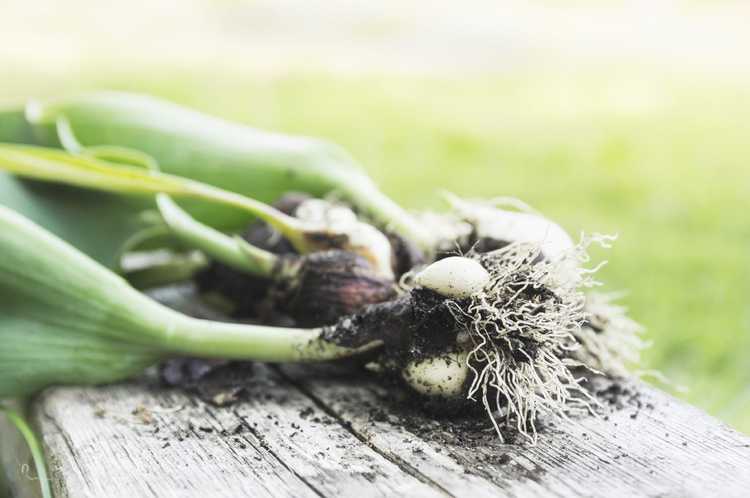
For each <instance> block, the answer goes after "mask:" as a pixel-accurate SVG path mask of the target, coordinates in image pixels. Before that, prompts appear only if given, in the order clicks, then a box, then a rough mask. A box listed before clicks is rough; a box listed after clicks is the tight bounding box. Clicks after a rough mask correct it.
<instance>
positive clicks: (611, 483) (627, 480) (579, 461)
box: [34, 288, 750, 498]
mask: <svg viewBox="0 0 750 498" xmlns="http://www.w3.org/2000/svg"><path fill="white" fill-rule="evenodd" d="M158 297H159V298H160V299H161V300H163V301H166V302H168V303H170V305H172V306H175V307H178V308H181V309H183V310H189V311H192V312H194V313H195V312H197V314H199V315H203V316H205V314H206V313H210V312H209V311H207V310H204V308H202V307H201V306H200V305H196V304H195V302H194V299H193V297H192V293H191V291H190V289H189V288H178V289H171V290H168V291H163V292H161V293H160V294H158ZM214 318H216V317H215V316H214ZM354 372H355V371H354V370H352V369H351V368H345V367H341V366H337V367H311V366H264V365H256V366H255V367H254V369H253V370H252V372H248V373H247V374H246V375H244V376H243V377H242V385H243V388H244V389H243V391H242V396H241V401H240V402H238V403H236V404H234V405H232V406H223V407H222V406H213V405H212V404H210V403H207V402H205V401H202V400H201V399H199V398H198V397H196V396H195V395H193V394H190V393H187V392H183V391H181V390H178V389H174V388H166V387H160V386H158V385H156V383H155V382H154V381H153V379H152V378H149V377H145V378H144V379H141V380H139V381H137V382H133V383H128V384H122V385H116V386H109V387H99V388H58V389H52V390H49V391H47V392H45V393H44V394H43V395H42V396H40V398H39V400H38V401H37V403H36V405H35V409H34V420H35V422H36V423H37V425H38V427H39V429H40V432H41V434H42V437H43V443H44V447H45V449H46V451H47V454H48V455H49V458H50V467H51V474H52V478H53V483H54V487H55V491H56V496H58V497H76V498H78V497H101V496H107V497H113V498H117V497H128V498H131V497H141V496H143V497H153V496H158V497H178V496H179V497H196V498H197V497H206V496H211V497H265V496H269V497H308V496H309V497H315V496H318V497H320V496H324V497H337V496H342V497H343V496H346V497H349V496H355V497H363V498H364V497H371V496H372V497H378V496H383V497H385V496H417V497H421V496H425V497H433V496H434V497H440V496H472V497H475V496H476V497H483V496H508V497H511V496H514V497H521V496H541V497H580V496H591V497H593V496H607V497H609V498H614V497H633V496H643V497H657V496H658V497H672V496H674V497H691V496H694V497H704V496H723V497H745V496H748V490H750V438H748V437H746V436H743V435H741V434H739V433H737V432H736V431H734V430H732V429H731V428H729V427H727V426H725V425H724V424H722V423H720V422H718V421H717V420H715V419H713V418H711V417H710V416H708V415H706V414H704V413H702V412H701V411H700V410H698V409H696V408H693V407H690V406H687V405H685V404H684V403H681V402H679V401H677V400H675V399H673V398H671V397H669V396H667V395H666V394H664V393H661V392H660V391H657V390H655V389H653V388H651V387H649V386H646V385H645V384H641V383H632V384H629V385H625V386H624V387H623V386H621V385H619V384H618V385H614V387H613V386H612V385H610V384H607V383H606V382H605V381H603V380H599V381H597V382H599V384H597V385H596V386H595V388H596V389H597V390H600V391H602V392H603V393H604V394H605V395H604V396H603V399H604V400H605V401H604V404H605V405H606V406H605V407H604V408H602V410H601V413H600V414H599V416H591V415H587V416H577V417H573V418H571V419H570V420H553V419H550V420H545V421H542V424H541V432H540V436H539V441H538V442H537V444H536V445H532V444H530V443H529V442H528V441H515V442H512V443H511V442H506V443H502V442H501V441H500V440H499V439H498V438H497V436H496V435H495V434H494V432H493V431H492V429H491V427H490V426H489V425H488V424H487V423H485V422H482V419H479V420H478V421H474V422H471V421H468V422H467V421H449V420H445V419H442V420H437V419H435V418H433V417H430V416H427V415H425V414H424V413H423V412H422V411H418V410H414V409H413V408H408V407H405V406H404V405H403V403H402V401H401V398H402V397H403V396H404V391H402V390H401V389H399V388H397V387H394V386H390V387H388V386H387V385H386V384H385V383H383V382H382V381H380V380H378V379H376V378H374V377H372V376H367V375H364V374H362V373H354ZM235 381H236V380H235ZM618 386H619V387H618ZM608 388H609V390H607V389H608ZM615 388H617V389H619V390H618V391H617V392H616V394H617V395H616V396H615V395H613V394H612V393H613V392H614V391H613V389H615ZM607 400H609V402H611V403H608V402H607Z"/></svg>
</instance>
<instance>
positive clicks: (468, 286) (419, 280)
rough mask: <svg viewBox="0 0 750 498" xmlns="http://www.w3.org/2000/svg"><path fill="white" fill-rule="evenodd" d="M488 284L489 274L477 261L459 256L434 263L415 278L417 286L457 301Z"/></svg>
mask: <svg viewBox="0 0 750 498" xmlns="http://www.w3.org/2000/svg"><path fill="white" fill-rule="evenodd" d="M489 282H490V274H489V273H488V272H487V270H485V269H484V267H483V266H482V265H480V264H479V262H478V261H475V260H473V259H470V258H462V257H460V256H451V257H449V258H445V259H441V260H440V261H436V262H435V263H432V264H431V265H430V266H428V267H427V268H425V269H424V270H422V271H421V272H419V273H418V274H417V276H416V277H415V283H416V284H417V285H421V286H422V287H425V288H427V289H430V290H433V291H435V292H437V293H438V294H441V295H443V296H446V297H452V298H457V299H462V298H465V297H469V296H471V295H472V294H476V293H477V292H480V291H481V290H482V289H484V288H485V287H486V286H487V284H488V283H489Z"/></svg>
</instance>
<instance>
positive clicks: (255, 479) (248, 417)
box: [36, 366, 444, 498]
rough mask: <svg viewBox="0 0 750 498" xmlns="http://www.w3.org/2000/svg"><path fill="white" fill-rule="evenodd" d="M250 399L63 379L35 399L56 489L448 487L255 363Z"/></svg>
mask: <svg viewBox="0 0 750 498" xmlns="http://www.w3.org/2000/svg"><path fill="white" fill-rule="evenodd" d="M243 390H244V395H243V398H246V400H245V401H243V402H241V403H238V404H236V405H234V406H231V407H216V406H211V405H210V404H207V403H205V402H203V401H200V400H198V399H196V397H194V396H191V395H189V394H186V393H184V392H180V391H178V390H174V389H163V388H158V387H154V386H149V385H148V384H124V385H118V386H112V387H109V388H61V389H55V390H51V391H49V392H47V393H45V394H44V395H43V396H42V397H41V399H40V400H39V401H38V403H37V408H36V421H37V423H38V425H39V427H40V431H41V433H42V435H43V444H44V446H45V448H46V451H47V453H48V455H50V457H51V458H50V467H51V473H52V475H53V480H54V482H55V488H56V496H60V497H76V498H78V497H84V496H86V497H87V496H91V497H100V496H108V497H113V498H114V497H123V498H126V497H127V498H130V497H133V496H138V497H141V496H144V497H145V496H149V497H150V496H154V497H170V496H175V497H177V496H180V497H184V496H196V497H199V496H201V497H202V496H211V497H214V496H215V497H239V496H248V497H250V496H253V497H255V496H274V497H287V496H288V497H307V496H309V497H315V496H344V495H347V496H348V495H358V494H364V495H366V496H394V495H411V496H444V493H442V492H441V491H440V489H439V487H437V486H435V485H433V484H432V483H430V482H429V480H427V479H425V480H424V481H420V480H419V479H418V478H415V477H413V476H411V475H409V474H407V473H405V472H403V471H401V470H400V469H399V467H398V466H397V465H396V464H394V463H392V462H391V461H389V460H387V459H385V458H384V457H383V456H381V455H380V454H378V453H377V452H376V451H374V450H373V449H372V448H370V447H369V446H367V445H365V444H363V443H362V442H361V441H360V440H359V439H357V438H356V437H355V436H354V435H352V434H351V433H350V432H349V431H348V430H347V429H346V428H345V427H343V426H342V425H341V424H339V423H338V422H337V421H336V420H334V419H333V418H331V417H329V416H327V415H325V414H322V413H320V410H319V409H318V408H317V407H316V405H315V404H314V403H313V402H312V401H311V400H310V399H309V398H307V397H306V396H304V395H303V394H302V393H300V392H299V391H298V390H296V389H295V388H293V387H291V386H289V385H283V384H281V383H280V382H278V381H276V380H274V378H273V374H271V373H269V372H268V369H267V368H265V367H262V366H258V367H257V368H256V369H255V372H254V373H253V374H252V376H251V377H250V378H249V379H248V380H247V381H246V382H244V383H243Z"/></svg>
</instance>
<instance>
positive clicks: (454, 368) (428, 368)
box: [401, 352, 469, 398]
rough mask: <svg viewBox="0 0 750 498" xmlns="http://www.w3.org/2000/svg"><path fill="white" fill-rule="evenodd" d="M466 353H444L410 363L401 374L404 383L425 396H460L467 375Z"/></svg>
mask: <svg viewBox="0 0 750 498" xmlns="http://www.w3.org/2000/svg"><path fill="white" fill-rule="evenodd" d="M466 358H467V355H466V353H463V352H461V353H445V354H443V355H441V356H438V357H437V358H424V359H421V360H414V361H412V362H410V363H409V364H408V365H406V367H405V368H404V369H403V371H402V372H401V375H402V377H403V378H404V380H405V381H406V383H407V384H408V385H409V386H410V387H411V388H412V389H414V390H415V391H417V392H418V393H420V394H424V395H426V396H443V397H446V398H452V397H457V396H461V395H462V394H463V392H464V384H465V383H466V379H467V377H468V375H469V367H468V366H467V364H466V361H467V360H466Z"/></svg>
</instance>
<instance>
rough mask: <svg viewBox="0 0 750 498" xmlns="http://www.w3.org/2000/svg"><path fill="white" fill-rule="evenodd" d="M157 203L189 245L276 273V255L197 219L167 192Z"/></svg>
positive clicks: (248, 268) (253, 270)
mask: <svg viewBox="0 0 750 498" xmlns="http://www.w3.org/2000/svg"><path fill="white" fill-rule="evenodd" d="M156 205H157V206H158V207H159V212H160V213H161V215H162V217H163V218H164V222H165V223H166V224H167V225H168V226H169V228H170V229H171V230H172V232H173V233H174V234H175V235H177V236H178V237H179V238H180V239H182V240H183V241H184V242H185V243H186V244H187V245H188V246H190V247H193V248H195V249H199V250H201V251H203V252H204V253H206V254H208V255H209V256H211V257H212V258H214V259H216V260H217V261H221V262H222V263H224V264H226V265H229V266H230V267H232V268H235V269H238V270H242V271H245V272H247V273H250V274H252V275H258V276H263V277H270V276H272V275H273V272H274V269H275V268H276V267H277V265H278V262H279V258H278V257H277V256H276V255H275V254H273V253H270V252H268V251H264V250H263V249H259V248H257V247H255V246H253V245H252V244H249V243H248V242H246V241H245V240H244V239H242V238H240V237H230V236H227V235H225V234H223V233H221V232H220V231H218V230H215V229H213V228H211V227H209V226H207V225H204V224H202V223H200V222H198V221H196V220H194V219H193V218H192V217H191V216H190V215H189V214H187V213H186V212H185V211H184V210H183V209H182V208H180V206H178V205H177V203H175V202H174V201H173V200H172V199H170V197H169V196H168V195H166V194H158V195H157V196H156Z"/></svg>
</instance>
